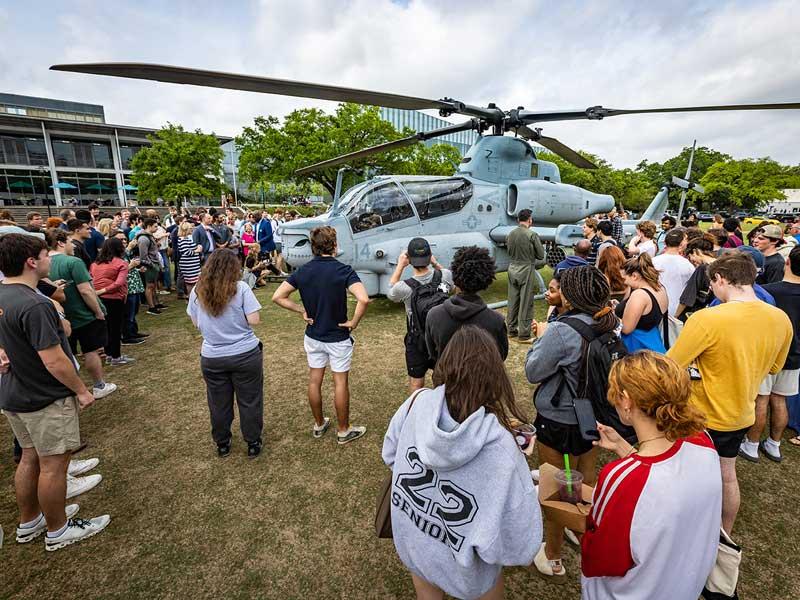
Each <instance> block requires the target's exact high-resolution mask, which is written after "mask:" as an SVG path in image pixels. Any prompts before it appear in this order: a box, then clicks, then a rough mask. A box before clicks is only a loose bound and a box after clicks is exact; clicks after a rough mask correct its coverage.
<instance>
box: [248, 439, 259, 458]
mask: <svg viewBox="0 0 800 600" xmlns="http://www.w3.org/2000/svg"><path fill="white" fill-rule="evenodd" d="M259 454H261V440H258V441H257V442H252V443H250V444H247V458H255V457H256V456H258V455H259Z"/></svg>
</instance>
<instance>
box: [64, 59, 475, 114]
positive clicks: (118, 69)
mask: <svg viewBox="0 0 800 600" xmlns="http://www.w3.org/2000/svg"><path fill="white" fill-rule="evenodd" d="M50 69H51V70H53V71H70V72H73V73H88V74H93V75H109V76H112V77H127V78H129V79H149V80H152V81H162V82H165V83H181V84H186V85H200V86H205V87H216V88H226V89H229V90H244V91H248V92H260V93H262V94H278V95H281V96H296V97H300V98H317V99H319V100H331V101H333V102H356V103H358V104H369V105H372V106H386V107H389V108H404V109H407V110H420V109H423V108H434V109H440V110H453V109H454V108H462V107H463V105H461V103H458V102H455V101H453V102H450V101H444V100H430V99H428V98H418V97H416V96H403V95H400V94H390V93H384V92H373V91H370V90H360V89H356V88H345V87H339V86H335V85H322V84H319V83H306V82H303V81H291V80H288V79H274V78H270V77H256V76H253V75H243V74H240V73H224V72H221V71H206V70H203V69H190V68H187V67H175V66H171V65H156V64H148V63H85V64H64V65H53V66H52V67H50Z"/></svg>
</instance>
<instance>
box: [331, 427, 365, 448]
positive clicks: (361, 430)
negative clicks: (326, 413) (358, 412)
mask: <svg viewBox="0 0 800 600" xmlns="http://www.w3.org/2000/svg"><path fill="white" fill-rule="evenodd" d="M365 433H367V428H366V427H364V426H363V425H357V426H352V425H351V426H350V429H348V430H347V431H345V432H344V433H337V434H336V443H337V444H339V445H340V446H343V445H345V444H349V443H350V442H352V441H353V440H357V439H358V438H360V437H361V436H363V435H364V434H365Z"/></svg>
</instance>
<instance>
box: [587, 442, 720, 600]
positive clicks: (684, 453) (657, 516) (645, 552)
mask: <svg viewBox="0 0 800 600" xmlns="http://www.w3.org/2000/svg"><path fill="white" fill-rule="evenodd" d="M721 514H722V477H721V475H720V467H719V456H718V455H717V452H716V450H715V449H714V444H713V443H712V441H711V439H710V438H709V437H708V435H707V434H706V433H702V434H699V435H696V436H694V437H691V438H685V439H681V440H678V441H677V442H676V443H675V444H674V445H673V446H672V448H670V449H669V450H668V451H667V452H665V453H663V454H661V455H659V456H639V455H637V454H633V455H631V456H629V457H627V458H622V459H619V460H616V461H614V462H612V463H609V464H607V465H606V466H605V467H604V468H603V470H602V471H601V472H600V478H599V480H598V482H597V487H595V490H594V500H593V504H592V511H591V513H590V515H589V516H588V517H587V522H586V534H585V535H584V536H583V540H582V543H581V570H582V571H583V578H582V588H583V596H582V597H583V598H584V599H585V600H606V599H611V598H613V599H614V600H684V599H685V600H696V599H697V597H698V596H699V595H700V592H701V590H702V589H703V585H704V584H705V581H706V579H707V577H708V574H709V573H710V572H711V568H712V566H713V564H714V561H715V559H716V556H717V544H718V542H719V527H720V519H721Z"/></svg>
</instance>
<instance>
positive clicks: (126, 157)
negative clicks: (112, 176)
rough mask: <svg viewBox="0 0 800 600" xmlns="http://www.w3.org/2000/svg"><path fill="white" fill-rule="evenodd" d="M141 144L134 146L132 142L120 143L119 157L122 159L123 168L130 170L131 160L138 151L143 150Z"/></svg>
mask: <svg viewBox="0 0 800 600" xmlns="http://www.w3.org/2000/svg"><path fill="white" fill-rule="evenodd" d="M141 149H142V147H141V146H134V145H130V144H120V147H119V158H120V161H122V168H123V169H125V170H130V168H131V160H132V159H133V157H134V156H135V155H136V153H137V152H138V151H139V150H141Z"/></svg>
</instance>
